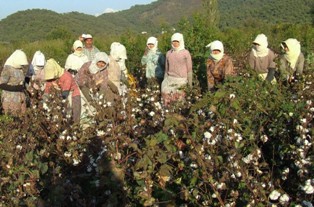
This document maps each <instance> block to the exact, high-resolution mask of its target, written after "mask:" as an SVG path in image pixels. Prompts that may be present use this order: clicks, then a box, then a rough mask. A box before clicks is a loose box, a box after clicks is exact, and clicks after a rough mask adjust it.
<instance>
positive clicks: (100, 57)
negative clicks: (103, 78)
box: [88, 52, 110, 74]
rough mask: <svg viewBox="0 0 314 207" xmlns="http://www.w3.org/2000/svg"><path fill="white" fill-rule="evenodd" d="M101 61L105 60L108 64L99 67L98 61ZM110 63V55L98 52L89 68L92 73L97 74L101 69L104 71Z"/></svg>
mask: <svg viewBox="0 0 314 207" xmlns="http://www.w3.org/2000/svg"><path fill="white" fill-rule="evenodd" d="M99 61H103V62H105V63H106V66H105V67H103V68H99V67H98V66H97V63H98V62H99ZM109 63H110V59H109V57H108V55H107V54H106V53H105V52H98V53H96V55H95V58H94V59H93V60H92V63H91V65H90V66H89V68H88V69H89V72H90V73H91V74H96V73H98V72H99V71H102V70H104V69H106V68H107V67H108V65H109Z"/></svg>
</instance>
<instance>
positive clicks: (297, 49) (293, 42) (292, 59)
mask: <svg viewBox="0 0 314 207" xmlns="http://www.w3.org/2000/svg"><path fill="white" fill-rule="evenodd" d="M283 43H285V44H286V45H287V47H288V49H289V50H288V51H286V53H285V54H284V57H285V58H286V60H287V61H288V62H289V63H290V67H291V68H293V69H294V68H295V65H296V63H297V61H298V58H299V55H300V53H301V44H300V42H299V41H298V40H297V39H293V38H289V39H287V40H286V41H283V42H282V43H281V47H282V48H284V45H283Z"/></svg>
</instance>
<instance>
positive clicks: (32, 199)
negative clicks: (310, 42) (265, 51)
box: [0, 74, 314, 206]
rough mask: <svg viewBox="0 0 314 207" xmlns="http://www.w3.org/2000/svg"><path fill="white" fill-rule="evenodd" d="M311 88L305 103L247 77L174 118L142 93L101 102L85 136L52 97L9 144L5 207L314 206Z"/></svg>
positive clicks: (192, 95) (308, 85)
mask: <svg viewBox="0 0 314 207" xmlns="http://www.w3.org/2000/svg"><path fill="white" fill-rule="evenodd" d="M310 80H311V78H310V76H306V77H305V80H304V81H303V83H304V84H303V83H298V82H297V83H295V86H293V88H292V89H291V90H295V91H296V93H297V98H295V97H294V96H292V95H291V94H289V93H288V92H287V91H286V90H287V88H284V87H282V86H278V87H273V86H270V85H267V83H263V82H261V81H257V80H255V79H254V77H253V75H251V74H246V75H244V76H242V77H239V79H238V80H231V81H229V82H226V83H225V85H224V86H222V87H221V88H220V89H219V91H218V92H217V93H216V94H206V95H205V96H204V97H202V96H200V95H199V94H200V93H199V91H197V90H195V91H194V89H193V90H192V91H189V92H188V93H187V98H186V100H187V102H185V103H177V104H173V105H172V106H170V107H167V108H165V107H163V105H162V102H161V101H160V92H159V89H158V88H145V89H133V90H134V91H129V95H128V96H127V97H126V99H125V100H126V101H125V100H124V101H123V102H122V101H121V102H120V103H112V102H110V103H108V102H106V101H105V100H103V97H101V96H97V94H96V95H95V97H94V98H95V101H94V103H93V104H94V106H95V108H97V112H98V113H97V114H96V115H95V117H93V119H92V122H91V123H92V124H91V125H90V126H89V127H88V128H86V129H84V130H80V129H79V128H78V126H76V125H73V126H72V127H69V126H68V125H67V123H68V117H67V116H68V114H67V113H66V111H65V104H66V103H65V102H64V101H62V99H59V98H58V97H48V98H50V100H52V101H49V102H46V106H45V107H43V102H39V103H36V104H35V105H34V107H33V108H32V110H31V112H30V114H29V115H28V116H26V117H25V120H17V122H10V123H7V124H13V125H14V126H16V127H15V128H16V130H14V129H13V130H4V131H3V133H2V134H3V135H0V136H2V137H1V140H3V141H2V142H3V143H2V145H1V147H3V150H1V160H2V161H1V185H0V191H1V195H2V197H1V201H2V206H6V205H7V204H10V203H11V204H12V205H28V206H37V205H38V203H40V202H44V203H45V202H46V203H47V204H48V203H49V204H51V205H57V204H58V202H59V203H68V204H70V203H72V204H73V203H76V204H79V203H82V202H83V203H85V205H92V204H95V205H105V204H106V205H109V204H112V205H118V204H119V202H124V203H125V204H136V205H144V206H159V205H161V204H164V203H168V204H169V205H175V206H190V205H200V206H222V205H224V206H235V205H241V206H258V205H259V206H266V205H274V206H276V205H277V206H290V205H305V204H306V203H310V202H313V200H312V196H313V193H314V192H313V191H314V190H313V189H314V183H313V169H312V168H313V164H312V163H313V160H312V157H313V139H312V137H313V129H312V128H313V115H314V109H313V107H314V106H313V94H311V90H312V89H313V84H312V82H311V81H310ZM244 86H245V87H244ZM276 88H278V89H276ZM295 88H297V89H295ZM257 93H258V94H259V95H258V96H255V95H256V94H257ZM35 106H36V107H35ZM34 116H36V117H37V119H34ZM5 124H6V123H1V125H2V126H1V128H2V129H5V128H6V126H7V125H5ZM17 126H18V127H17ZM17 129H18V130H17ZM16 138H18V139H16ZM13 154H18V155H19V156H12V155H13ZM83 186H84V187H83ZM291 186H292V187H291ZM57 189H59V191H60V189H62V190H61V191H60V193H57V192H58V190H57ZM49 192H50V193H49ZM62 192H63V193H62ZM0 203H1V202H0Z"/></svg>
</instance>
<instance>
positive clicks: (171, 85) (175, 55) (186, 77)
mask: <svg viewBox="0 0 314 207" xmlns="http://www.w3.org/2000/svg"><path fill="white" fill-rule="evenodd" d="M192 77H193V71H192V57H191V54H190V52H189V51H188V50H187V49H185V44H184V38H183V35H182V34H181V33H175V34H173V35H172V36H171V49H170V50H169V51H168V52H167V54H166V61H165V75H164V80H163V81H162V84H161V95H162V100H163V104H164V105H165V106H168V105H169V104H170V103H172V102H175V101H183V100H185V95H186V94H185V91H184V87H186V86H189V87H192Z"/></svg>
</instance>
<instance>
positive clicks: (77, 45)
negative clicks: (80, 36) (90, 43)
mask: <svg viewBox="0 0 314 207" xmlns="http://www.w3.org/2000/svg"><path fill="white" fill-rule="evenodd" d="M73 51H74V54H75V55H78V56H81V55H82V54H83V43H82V42H81V41H80V40H76V41H75V42H74V43H73Z"/></svg>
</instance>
